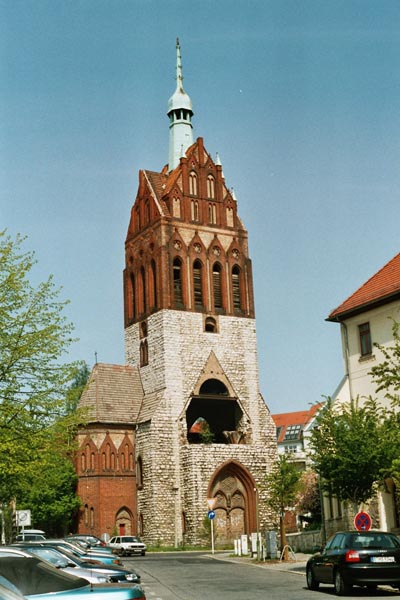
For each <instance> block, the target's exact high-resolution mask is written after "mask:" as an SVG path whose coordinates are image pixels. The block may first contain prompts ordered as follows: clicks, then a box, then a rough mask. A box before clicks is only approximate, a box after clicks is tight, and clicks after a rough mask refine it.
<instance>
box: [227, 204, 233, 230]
mask: <svg viewBox="0 0 400 600" xmlns="http://www.w3.org/2000/svg"><path fill="white" fill-rule="evenodd" d="M226 224H227V225H228V227H233V208H230V207H229V206H228V208H227V209H226Z"/></svg>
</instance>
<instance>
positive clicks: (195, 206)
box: [190, 200, 199, 221]
mask: <svg viewBox="0 0 400 600" xmlns="http://www.w3.org/2000/svg"><path fill="white" fill-rule="evenodd" d="M190 216H191V219H192V221H199V203H198V202H197V200H192V202H191V204H190Z"/></svg>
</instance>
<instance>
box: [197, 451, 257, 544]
mask: <svg viewBox="0 0 400 600" xmlns="http://www.w3.org/2000/svg"><path fill="white" fill-rule="evenodd" d="M254 490H255V482H254V479H253V477H252V476H251V474H250V473H249V471H248V470H247V469H246V468H245V467H243V465H241V464H240V463H238V462H236V461H230V462H228V463H224V464H223V465H222V466H221V467H220V468H219V469H218V470H217V471H216V472H215V473H214V475H213V476H212V478H211V480H210V484H209V487H208V497H209V498H214V499H215V504H214V512H215V520H214V525H215V534H216V536H215V539H216V545H217V546H222V545H224V544H233V541H234V540H235V539H237V538H238V537H240V536H241V535H243V534H245V533H247V534H249V533H251V532H254V531H256V502H255V491H254Z"/></svg>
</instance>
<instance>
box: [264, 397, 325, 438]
mask: <svg viewBox="0 0 400 600" xmlns="http://www.w3.org/2000/svg"><path fill="white" fill-rule="evenodd" d="M320 407H321V403H318V404H314V405H313V406H311V408H310V409H309V410H299V411H296V412H288V413H279V414H277V415H272V418H273V420H274V423H275V426H276V428H277V429H278V428H281V429H280V432H279V437H278V440H277V441H278V443H279V442H283V441H284V439H285V435H286V430H287V428H288V427H291V426H293V425H297V426H300V431H302V430H303V429H304V427H305V426H306V425H307V423H309V422H310V420H311V419H312V418H313V417H314V415H315V413H316V412H317V411H318V409H319V408H320Z"/></svg>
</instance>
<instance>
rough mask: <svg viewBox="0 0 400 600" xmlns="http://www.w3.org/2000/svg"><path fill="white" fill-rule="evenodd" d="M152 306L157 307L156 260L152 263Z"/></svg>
mask: <svg viewBox="0 0 400 600" xmlns="http://www.w3.org/2000/svg"><path fill="white" fill-rule="evenodd" d="M150 285H151V288H150V292H151V293H150V308H157V276H156V263H155V261H154V260H152V261H151V264H150Z"/></svg>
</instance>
